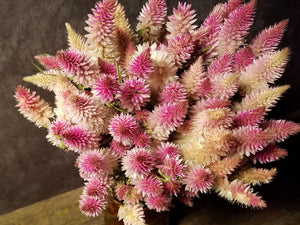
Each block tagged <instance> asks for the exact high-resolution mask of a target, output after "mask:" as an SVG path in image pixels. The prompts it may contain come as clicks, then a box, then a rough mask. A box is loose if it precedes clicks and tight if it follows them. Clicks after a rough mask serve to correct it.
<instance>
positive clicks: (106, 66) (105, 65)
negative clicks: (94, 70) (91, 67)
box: [98, 58, 117, 75]
mask: <svg viewBox="0 0 300 225" xmlns="http://www.w3.org/2000/svg"><path fill="white" fill-rule="evenodd" d="M98 66H99V72H100V73H102V74H108V75H117V70H116V66H115V65H114V64H113V63H109V62H106V61H104V60H102V59H101V58H98Z"/></svg>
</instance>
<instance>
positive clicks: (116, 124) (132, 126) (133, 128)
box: [108, 114, 139, 145]
mask: <svg viewBox="0 0 300 225" xmlns="http://www.w3.org/2000/svg"><path fill="white" fill-rule="evenodd" d="M138 128H139V126H138V124H137V121H136V120H135V118H134V117H133V116H131V115H129V114H128V115H125V114H120V115H116V116H114V117H113V118H112V119H111V122H110V125H109V128H108V129H109V133H110V134H111V135H112V136H113V138H114V139H115V140H116V141H118V142H121V143H122V144H124V145H129V144H131V143H132V141H133V140H132V137H133V136H134V135H136V134H137V133H138Z"/></svg>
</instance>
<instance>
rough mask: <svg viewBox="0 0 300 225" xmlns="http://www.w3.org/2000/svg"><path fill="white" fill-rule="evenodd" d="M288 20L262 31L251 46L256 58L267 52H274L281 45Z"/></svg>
mask: <svg viewBox="0 0 300 225" xmlns="http://www.w3.org/2000/svg"><path fill="white" fill-rule="evenodd" d="M287 23H288V20H283V21H281V22H280V23H278V24H275V25H273V26H270V27H269V28H267V29H265V30H263V31H261V32H260V33H259V34H258V35H257V36H256V37H255V38H254V39H253V40H252V41H251V44H250V45H249V46H250V48H251V49H252V51H253V53H254V55H255V56H256V57H258V56H261V55H263V54H264V53H266V52H271V51H274V50H275V49H276V47H277V45H278V44H279V42H280V40H281V38H282V35H283V32H284V30H285V28H286V26H287Z"/></svg>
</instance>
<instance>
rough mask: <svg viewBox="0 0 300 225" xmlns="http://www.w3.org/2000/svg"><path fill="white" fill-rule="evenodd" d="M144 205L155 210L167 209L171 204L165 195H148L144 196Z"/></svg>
mask: <svg viewBox="0 0 300 225" xmlns="http://www.w3.org/2000/svg"><path fill="white" fill-rule="evenodd" d="M145 202H146V205H147V206H148V208H149V209H153V210H155V211H156V212H162V211H167V210H168V208H169V207H170V204H171V199H170V198H169V197H167V196H165V195H158V196H148V197H146V198H145Z"/></svg>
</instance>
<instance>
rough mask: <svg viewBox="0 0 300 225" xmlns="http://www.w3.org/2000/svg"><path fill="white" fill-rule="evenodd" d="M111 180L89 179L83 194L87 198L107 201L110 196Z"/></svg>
mask: <svg viewBox="0 0 300 225" xmlns="http://www.w3.org/2000/svg"><path fill="white" fill-rule="evenodd" d="M109 185H110V182H109V179H108V177H101V178H98V177H97V178H93V179H89V180H88V182H86V183H85V187H84V189H83V193H84V194H85V195H87V196H93V197H97V198H99V199H107V198H108V194H109V190H108V188H109Z"/></svg>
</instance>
